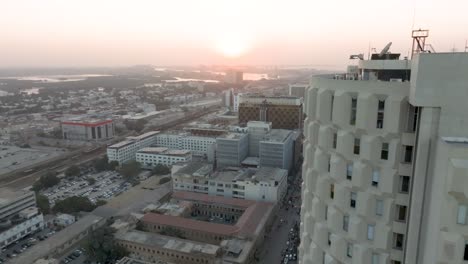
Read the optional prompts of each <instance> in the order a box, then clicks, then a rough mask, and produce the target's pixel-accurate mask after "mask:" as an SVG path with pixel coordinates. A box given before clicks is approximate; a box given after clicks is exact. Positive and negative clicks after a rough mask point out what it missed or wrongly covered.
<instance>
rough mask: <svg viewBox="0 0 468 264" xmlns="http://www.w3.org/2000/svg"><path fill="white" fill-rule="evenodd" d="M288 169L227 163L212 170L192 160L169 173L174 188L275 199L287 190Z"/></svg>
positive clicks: (244, 197) (259, 198) (253, 198)
mask: <svg viewBox="0 0 468 264" xmlns="http://www.w3.org/2000/svg"><path fill="white" fill-rule="evenodd" d="M287 177H288V171H286V170H283V169H278V168H271V167H262V168H258V169H253V168H238V167H227V168H225V169H221V170H218V171H213V167H212V165H210V164H206V163H196V162H192V163H189V164H186V165H185V166H184V167H182V168H177V170H175V171H174V172H173V173H172V180H173V181H172V184H173V189H174V190H178V191H189V192H197V193H204V194H209V195H216V196H223V197H228V198H231V197H232V198H238V199H247V200H255V201H267V202H278V201H280V200H281V199H282V197H283V196H284V195H285V194H286V190H287Z"/></svg>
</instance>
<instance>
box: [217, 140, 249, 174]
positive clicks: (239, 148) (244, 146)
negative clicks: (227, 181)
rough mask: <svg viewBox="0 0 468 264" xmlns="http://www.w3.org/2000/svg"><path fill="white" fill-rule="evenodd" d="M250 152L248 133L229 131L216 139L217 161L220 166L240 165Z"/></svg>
mask: <svg viewBox="0 0 468 264" xmlns="http://www.w3.org/2000/svg"><path fill="white" fill-rule="evenodd" d="M248 153H249V137H248V135H247V134H241V133H229V134H226V135H223V136H221V137H218V138H217V139H216V163H217V165H218V166H219V167H226V166H240V164H241V162H242V161H243V160H244V159H245V158H247V155H248Z"/></svg>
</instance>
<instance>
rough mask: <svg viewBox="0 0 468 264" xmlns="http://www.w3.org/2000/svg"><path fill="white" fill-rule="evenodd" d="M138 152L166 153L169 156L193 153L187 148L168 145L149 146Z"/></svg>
mask: <svg viewBox="0 0 468 264" xmlns="http://www.w3.org/2000/svg"><path fill="white" fill-rule="evenodd" d="M137 153H145V154H164V155H168V156H186V155H188V154H190V153H191V151H190V150H186V149H180V150H179V149H169V148H166V147H148V148H142V149H140V150H138V151H137Z"/></svg>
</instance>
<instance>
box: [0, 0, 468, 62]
mask: <svg viewBox="0 0 468 264" xmlns="http://www.w3.org/2000/svg"><path fill="white" fill-rule="evenodd" d="M466 8H468V3H466V2H465V1H461V0H454V1H450V3H447V1H425V2H423V1H421V0H414V1H411V2H408V1H393V2H392V3H388V2H383V1H382V2H378V3H375V2H373V1H368V0H361V1H354V2H352V3H350V2H342V1H327V2H316V1H300V0H298V1H293V2H292V3H291V2H286V1H282V0H278V1H255V2H252V1H250V2H249V1H236V2H231V1H197V2H192V1H183V0H179V1H169V2H166V1H140V2H139V3H138V5H135V3H133V2H130V1H99V2H98V3H95V2H91V1H79V2H77V1H75V2H66V3H64V2H59V1H52V0H47V1H41V2H36V1H29V0H23V1H9V0H7V1H6V2H4V3H3V4H2V9H3V10H4V12H3V13H4V14H3V15H2V17H0V24H1V25H5V26H2V27H1V29H0V33H1V34H2V36H3V37H2V42H0V57H2V61H1V62H0V67H2V68H5V67H42V66H44V67H63V66H65V67H69V66H71V67H82V66H125V65H132V64H155V65H199V64H224V65H282V64H284V65H303V64H307V65H322V66H324V67H325V68H330V69H343V67H344V66H345V65H346V64H347V57H348V55H350V54H356V53H364V54H366V55H367V53H368V51H369V47H370V48H375V50H376V51H377V52H378V51H380V49H382V48H383V47H384V46H385V45H386V44H387V43H388V42H390V41H392V42H393V46H392V51H394V52H398V53H402V56H406V55H408V54H409V51H410V48H411V38H410V36H411V30H412V29H419V28H423V29H429V30H430V32H431V35H430V38H429V42H430V43H431V44H432V45H433V46H434V48H435V49H436V51H438V52H441V51H445V52H450V51H453V50H454V49H455V50H456V51H464V49H465V41H466V39H468V35H466V33H465V32H464V31H463V29H464V28H467V27H468V19H465V17H464V14H463V12H464V11H463V10H466ZM379 10H382V12H379ZM389 11H391V12H389Z"/></svg>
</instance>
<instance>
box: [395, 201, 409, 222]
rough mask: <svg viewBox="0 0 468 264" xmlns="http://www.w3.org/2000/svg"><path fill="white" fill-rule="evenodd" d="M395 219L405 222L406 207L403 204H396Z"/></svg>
mask: <svg viewBox="0 0 468 264" xmlns="http://www.w3.org/2000/svg"><path fill="white" fill-rule="evenodd" d="M395 208H396V220H397V221H401V222H405V221H406V209H407V207H406V206H405V205H399V204H397V205H396V207H395Z"/></svg>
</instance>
